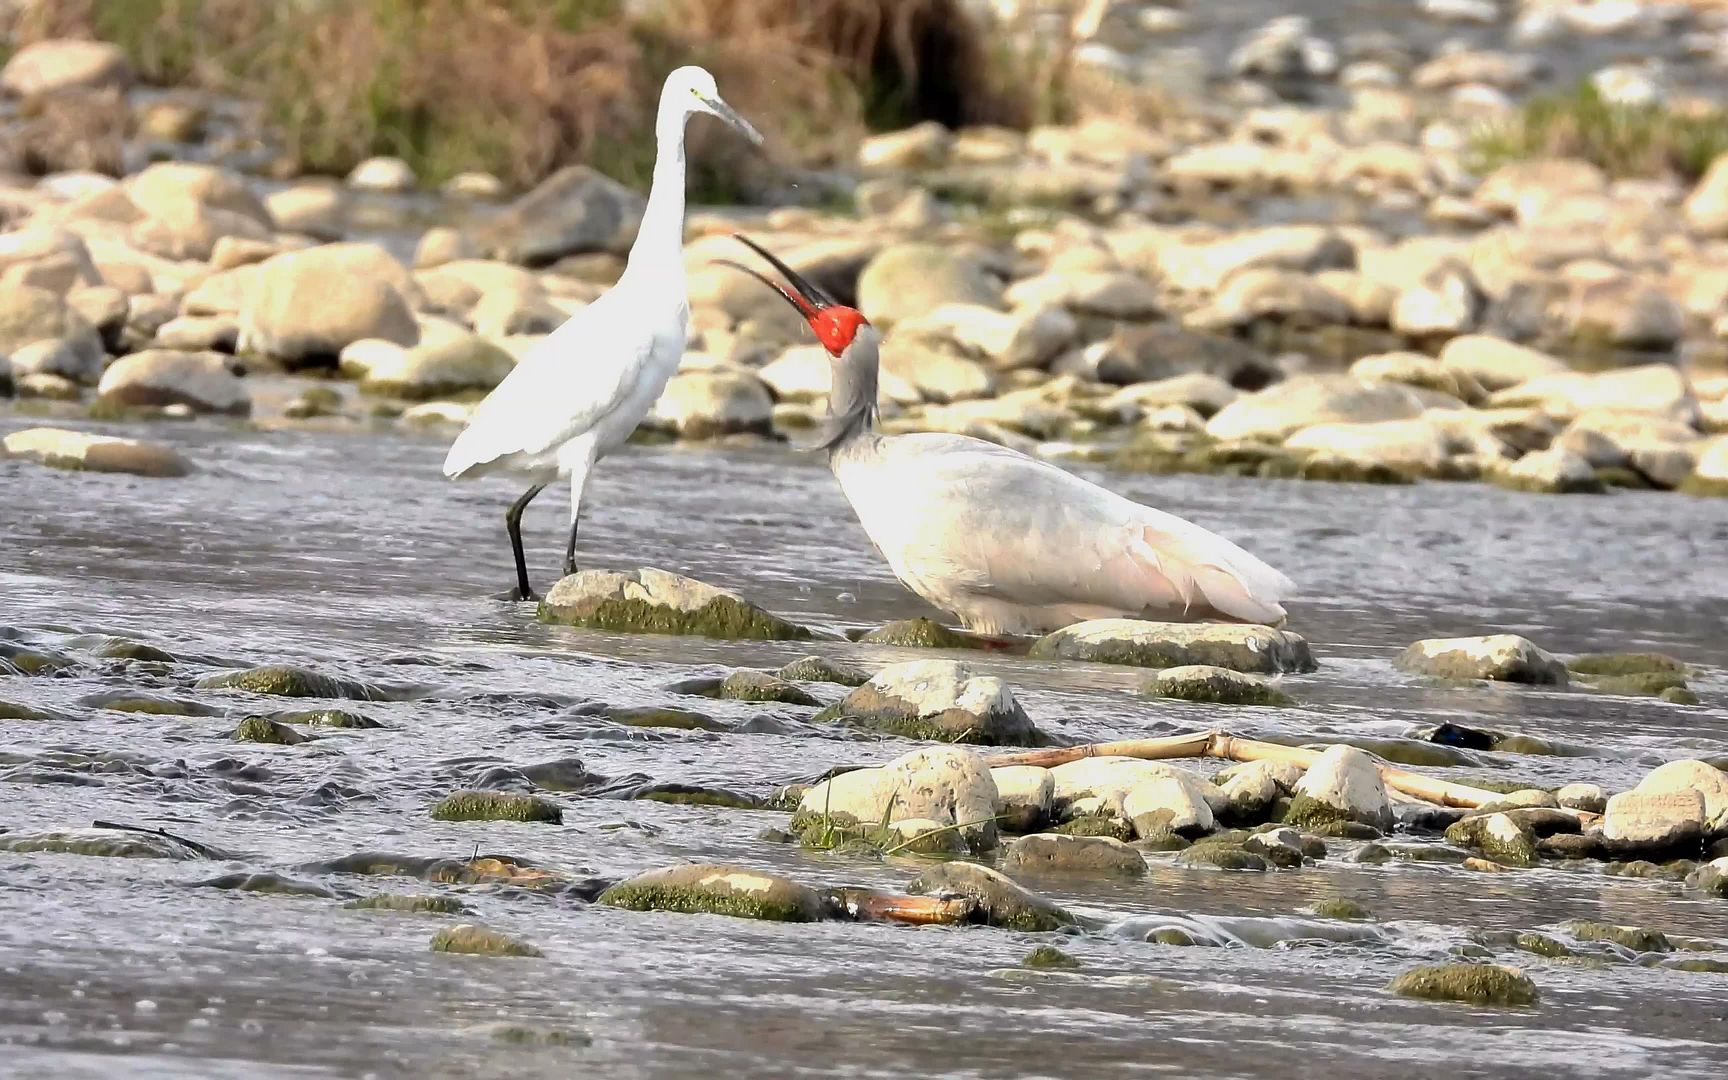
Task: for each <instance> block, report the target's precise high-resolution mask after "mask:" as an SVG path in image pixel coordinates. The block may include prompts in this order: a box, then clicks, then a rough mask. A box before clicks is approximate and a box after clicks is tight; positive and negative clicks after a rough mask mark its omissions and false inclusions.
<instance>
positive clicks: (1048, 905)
mask: <svg viewBox="0 0 1728 1080" xmlns="http://www.w3.org/2000/svg"><path fill="white" fill-rule="evenodd" d="M906 891H907V892H909V893H914V894H920V895H922V894H928V893H934V892H953V893H959V894H960V895H962V896H966V897H968V898H970V899H971V900H972V901H973V902H974V903H976V904H977V905H978V911H979V913H980V914H982V915H983V917H984V921H985V922H987V923H989V924H990V925H991V926H997V927H1001V928H1003V929H1006V930H1020V931H1023V932H1025V933H1032V934H1038V933H1046V932H1048V931H1051V930H1061V929H1062V928H1064V927H1067V926H1072V925H1074V922H1075V920H1074V916H1073V915H1070V914H1069V913H1068V912H1066V911H1064V910H1063V909H1062V908H1060V907H1058V906H1056V905H1055V904H1054V903H1052V902H1051V901H1049V900H1047V899H1045V898H1044V897H1042V896H1039V895H1038V894H1037V893H1034V892H1031V891H1030V890H1028V889H1025V888H1022V887H1021V886H1020V885H1018V884H1016V883H1015V882H1014V881H1013V880H1011V879H1010V878H1009V877H1008V876H1007V875H1005V874H1002V873H1000V872H998V871H996V870H992V869H990V868H989V867H987V866H979V865H978V864H977V863H969V862H948V863H942V864H941V865H939V866H933V867H931V868H930V869H928V870H926V871H924V872H923V873H922V874H920V875H919V876H918V877H916V878H914V879H913V880H912V882H911V883H910V884H908V885H907V886H906Z"/></svg>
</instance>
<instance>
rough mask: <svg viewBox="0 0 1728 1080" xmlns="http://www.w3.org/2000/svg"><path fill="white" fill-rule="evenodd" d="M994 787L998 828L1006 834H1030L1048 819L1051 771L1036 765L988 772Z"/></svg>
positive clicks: (1051, 797) (1053, 793) (1052, 788)
mask: <svg viewBox="0 0 1728 1080" xmlns="http://www.w3.org/2000/svg"><path fill="white" fill-rule="evenodd" d="M990 779H991V780H992V781H993V782H994V783H995V784H996V798H997V805H998V806H999V807H1000V808H1001V816H1000V817H999V818H998V819H997V824H998V825H999V826H1000V827H1001V828H1002V829H1004V830H1006V831H1008V832H1021V833H1023V832H1031V831H1032V830H1034V829H1036V828H1038V826H1040V825H1042V824H1044V822H1046V821H1048V820H1049V818H1050V803H1051V800H1052V799H1053V797H1054V795H1055V791H1056V782H1055V781H1054V780H1053V779H1051V777H1050V770H1049V769H1044V768H1040V767H1038V766H1037V765H1005V766H1003V767H1001V768H996V769H991V770H990Z"/></svg>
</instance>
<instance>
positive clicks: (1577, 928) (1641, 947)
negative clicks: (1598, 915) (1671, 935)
mask: <svg viewBox="0 0 1728 1080" xmlns="http://www.w3.org/2000/svg"><path fill="white" fill-rule="evenodd" d="M1560 929H1562V930H1564V931H1566V932H1567V933H1568V934H1571V935H1572V936H1573V937H1575V938H1577V939H1578V940H1579V941H1606V942H1609V943H1611V944H1614V945H1618V946H1620V947H1621V948H1623V949H1630V950H1631V951H1633V952H1635V953H1649V952H1673V951H1674V944H1673V942H1671V941H1669V940H1668V935H1667V934H1664V933H1663V932H1662V931H1660V930H1651V929H1647V928H1645V927H1642V926H1617V925H1615V924H1613V923H1602V922H1594V921H1592V920H1589V919H1570V920H1568V921H1566V922H1563V923H1561V924H1560Z"/></svg>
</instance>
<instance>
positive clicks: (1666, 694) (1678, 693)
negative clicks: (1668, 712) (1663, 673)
mask: <svg viewBox="0 0 1728 1080" xmlns="http://www.w3.org/2000/svg"><path fill="white" fill-rule="evenodd" d="M1656 696H1657V697H1659V698H1661V699H1662V700H1663V701H1666V702H1668V703H1669V704H1670V705H1698V704H1700V703H1701V699H1700V698H1699V697H1698V695H1697V694H1695V693H1693V692H1692V691H1691V690H1689V689H1687V688H1686V687H1684V686H1670V687H1668V688H1667V689H1666V690H1663V691H1662V692H1661V693H1659V694H1657V695H1656Z"/></svg>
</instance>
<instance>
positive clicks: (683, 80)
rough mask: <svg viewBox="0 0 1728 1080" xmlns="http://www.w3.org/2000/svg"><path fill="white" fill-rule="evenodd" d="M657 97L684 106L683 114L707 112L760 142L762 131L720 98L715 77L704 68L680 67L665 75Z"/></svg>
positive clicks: (757, 143)
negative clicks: (663, 85) (664, 82)
mask: <svg viewBox="0 0 1728 1080" xmlns="http://www.w3.org/2000/svg"><path fill="white" fill-rule="evenodd" d="M660 99H661V100H662V101H668V102H671V103H673V104H674V105H676V106H678V107H679V108H681V109H683V110H684V112H685V115H689V114H691V113H707V114H708V115H710V116H718V117H719V118H720V119H722V120H724V121H726V123H727V124H729V125H731V126H732V127H734V128H736V129H737V130H738V132H739V134H741V135H743V136H744V137H745V138H746V139H749V140H750V141H751V142H753V143H755V144H756V145H757V146H761V145H762V133H761V132H759V131H757V130H756V129H755V128H754V127H752V126H751V125H750V121H748V120H746V119H744V118H743V117H742V116H739V115H738V112H737V110H735V109H733V108H732V106H730V105H728V104H726V102H724V101H722V100H721V98H720V89H719V87H717V86H715V85H714V76H712V75H710V74H709V73H708V72H707V70H706V69H704V68H699V67H696V66H694V65H692V66H689V67H681V68H679V69H678V70H676V71H674V72H673V73H672V74H670V75H668V76H666V85H665V87H663V88H662V89H661V91H660Z"/></svg>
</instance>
